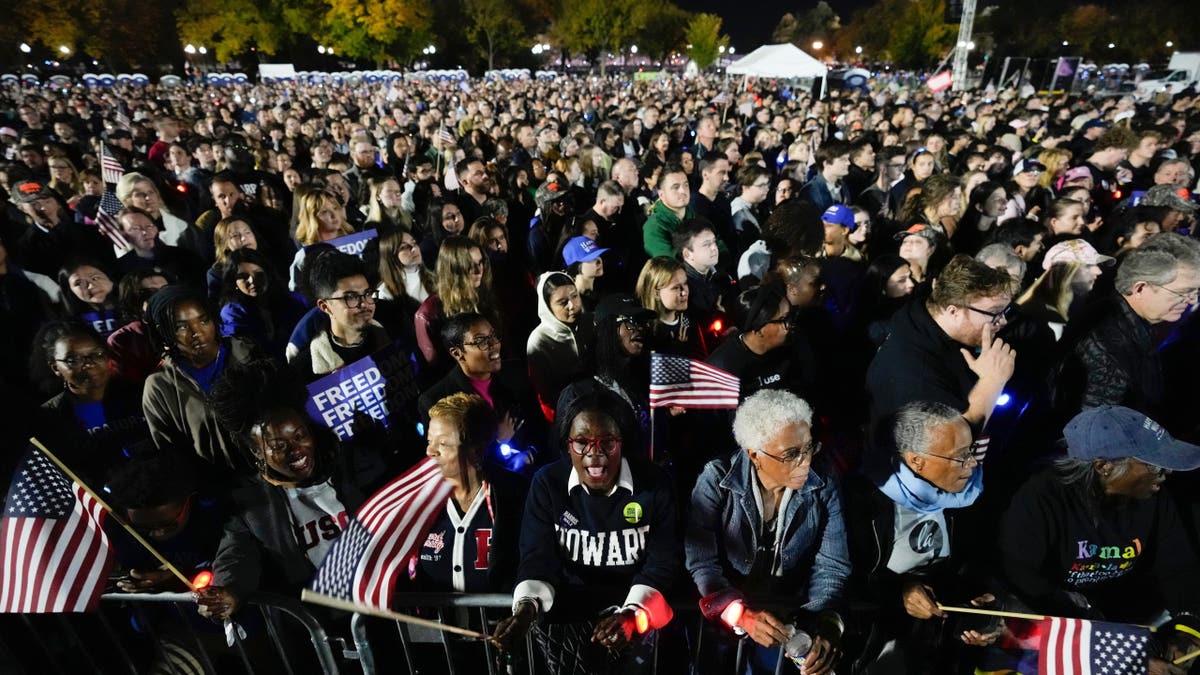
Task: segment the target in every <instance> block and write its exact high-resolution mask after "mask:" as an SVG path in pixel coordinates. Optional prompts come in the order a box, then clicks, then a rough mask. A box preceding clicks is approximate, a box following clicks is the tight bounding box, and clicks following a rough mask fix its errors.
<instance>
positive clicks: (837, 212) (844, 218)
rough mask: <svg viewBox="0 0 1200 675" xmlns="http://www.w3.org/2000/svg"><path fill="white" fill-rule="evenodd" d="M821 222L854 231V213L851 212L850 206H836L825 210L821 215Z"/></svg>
mask: <svg viewBox="0 0 1200 675" xmlns="http://www.w3.org/2000/svg"><path fill="white" fill-rule="evenodd" d="M821 220H822V221H823V222H826V223H834V224H836V225H841V226H842V227H845V228H849V229H850V231H851V232H853V231H854V211H852V210H850V207H849V206H844V205H842V204H834V205H833V206H831V207H829V208H827V209H825V213H822V214H821Z"/></svg>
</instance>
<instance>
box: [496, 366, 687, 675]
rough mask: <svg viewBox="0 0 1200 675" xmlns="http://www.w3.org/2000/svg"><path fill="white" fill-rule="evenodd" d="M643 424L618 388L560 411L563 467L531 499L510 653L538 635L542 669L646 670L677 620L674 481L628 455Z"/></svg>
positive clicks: (536, 486) (539, 483)
mask: <svg viewBox="0 0 1200 675" xmlns="http://www.w3.org/2000/svg"><path fill="white" fill-rule="evenodd" d="M638 436H639V434H638V429H637V422H636V421H635V420H634V418H633V415H632V413H631V411H630V410H629V408H628V407H627V406H626V405H625V404H624V403H623V402H622V401H621V400H620V399H619V398H618V397H617V396H616V395H615V394H613V393H612V392H609V391H607V390H603V389H596V390H593V391H589V392H586V393H584V394H582V395H580V396H579V397H577V398H575V399H573V400H570V401H564V402H562V403H561V404H560V406H559V410H558V414H557V416H556V417H555V421H554V432H553V434H552V438H553V441H554V443H555V444H556V445H557V446H559V448H561V452H562V459H561V460H559V461H557V462H555V463H554V464H551V465H550V466H547V467H545V468H544V469H542V470H541V471H539V472H538V473H537V475H536V476H534V479H533V484H532V485H531V487H530V491H529V498H528V500H527V501H526V503H525V515H524V517H523V519H522V523H521V525H522V529H521V538H520V564H519V566H518V570H517V586H516V588H515V589H514V590H513V616H512V617H510V618H507V619H504V620H503V621H501V622H500V624H499V625H498V626H497V627H496V630H495V633H494V637H495V638H496V639H497V640H498V641H499V642H500V643H501V645H503V646H504V648H505V649H513V648H514V646H515V644H517V643H519V640H520V639H521V638H522V637H523V636H524V635H525V633H526V632H527V631H528V630H529V629H530V628H531V627H532V628H533V630H534V638H535V639H536V641H537V644H538V647H539V648H540V651H541V653H542V656H543V657H544V659H545V664H546V668H547V671H548V672H549V673H551V674H552V675H559V674H561V673H611V672H622V673H629V674H631V675H632V674H633V673H645V672H650V670H651V668H652V667H653V662H654V659H653V658H652V656H651V651H652V649H653V642H654V641H653V640H652V639H648V638H649V637H651V636H649V635H648V633H649V632H650V631H652V630H657V629H660V628H662V627H663V626H665V625H666V624H667V623H668V622H669V621H670V620H671V618H672V616H673V612H672V610H671V607H670V605H669V604H668V603H667V601H666V599H665V598H664V596H663V593H664V592H665V591H666V590H667V589H669V588H671V586H672V584H674V583H675V581H676V579H677V577H678V575H679V572H680V560H681V559H682V556H681V555H680V550H679V549H680V542H679V539H678V532H677V528H676V514H675V498H674V494H673V490H672V488H671V480H670V479H669V478H668V477H667V475H666V474H665V473H664V472H663V471H662V470H661V469H659V468H658V467H657V466H655V465H653V464H649V463H646V462H643V461H640V460H638V459H634V458H631V457H627V456H626V454H625V452H624V449H625V447H626V445H632V446H634V447H637V446H638V444H639V443H640V440H639V438H638Z"/></svg>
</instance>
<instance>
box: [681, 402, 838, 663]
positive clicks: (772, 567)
mask: <svg viewBox="0 0 1200 675" xmlns="http://www.w3.org/2000/svg"><path fill="white" fill-rule="evenodd" d="M733 434H734V437H735V438H736V439H737V443H738V446H739V447H740V448H741V449H740V450H737V451H735V452H734V453H733V454H732V455H731V456H728V457H722V458H719V459H714V460H712V461H711V462H709V463H708V464H707V465H706V466H705V467H704V471H703V472H702V473H701V474H700V479H699V480H698V481H697V482H696V486H695V488H694V489H693V490H692V497H691V509H690V510H689V514H688V524H687V531H686V534H685V540H684V545H685V549H686V553H687V569H688V572H690V573H691V575H692V581H693V582H695V584H696V588H697V589H698V590H699V591H700V596H701V599H700V608H701V611H702V612H703V613H704V616H705V618H707V619H708V620H709V623H705V625H704V627H703V628H702V631H703V632H704V637H703V638H702V639H701V640H700V643H701V645H702V648H701V654H700V658H699V659H698V660H697V662H698V663H699V664H701V667H700V669H699V671H698V672H700V673H709V672H711V673H727V672H733V661H734V657H735V656H736V651H737V640H736V639H735V637H734V636H735V635H736V636H747V637H749V638H750V640H752V641H753V642H754V644H755V645H756V646H755V647H751V649H750V650H749V659H748V665H749V672H751V673H755V674H761V673H774V672H776V671H775V667H776V664H777V663H778V661H779V659H780V657H781V654H780V649H779V648H780V647H782V646H783V644H784V643H786V642H787V641H788V639H789V638H790V637H791V635H790V633H789V630H788V628H789V626H791V627H794V628H798V629H800V630H804V631H806V632H807V633H809V634H810V635H811V636H813V646H812V649H811V651H809V652H808V656H807V658H806V659H805V662H804V666H805V671H804V672H806V673H811V674H813V675H824V674H826V673H831V672H833V667H834V665H836V663H837V660H838V657H839V656H840V651H839V644H840V638H841V628H840V627H841V625H842V621H841V619H840V618H839V617H838V615H837V614H836V610H837V608H838V605H839V604H840V603H841V600H842V596H843V593H844V590H845V588H846V585H847V580H848V578H849V576H850V553H849V551H848V549H847V544H846V530H845V525H844V523H843V520H842V505H841V496H840V495H839V490H838V486H837V484H836V483H835V482H834V481H833V479H832V478H831V477H830V476H829V475H828V474H826V473H825V472H824V471H822V470H819V469H816V468H814V466H813V463H814V459H815V456H816V455H817V453H819V452H820V450H821V444H820V442H818V441H817V440H816V439H814V438H813V434H812V408H810V407H809V405H808V404H807V403H806V402H805V401H804V400H803V399H801V398H800V397H798V396H796V395H795V394H792V393H789V392H786V391H777V390H766V391H760V392H758V393H756V394H754V395H752V396H750V397H749V398H747V399H746V400H744V401H743V402H742V404H741V405H740V406H738V410H737V415H736V417H735V418H734V422H733Z"/></svg>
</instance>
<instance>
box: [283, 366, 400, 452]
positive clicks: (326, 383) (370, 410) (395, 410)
mask: <svg viewBox="0 0 1200 675" xmlns="http://www.w3.org/2000/svg"><path fill="white" fill-rule="evenodd" d="M308 396H309V399H308V403H307V405H306V406H305V408H306V410H307V411H308V415H309V417H312V418H313V419H314V420H316V421H317V422H319V423H321V424H324V425H325V426H327V427H329V428H330V429H332V430H333V431H334V433H336V434H337V435H338V438H340V439H342V440H346V439H348V438H352V437H353V436H354V425H353V424H352V422H353V421H354V415H355V413H356V412H362V413H365V414H367V415H370V416H371V417H373V418H375V419H377V420H379V421H381V422H382V423H383V424H384V425H386V426H388V427H391V426H392V425H393V424H396V423H398V422H399V423H405V422H407V421H409V418H410V417H411V413H410V411H411V410H412V409H413V402H414V401H416V399H417V383H416V380H415V379H414V378H413V368H412V358H411V357H410V356H409V355H408V353H407V352H405V350H404V349H403V348H401V347H400V346H398V345H395V344H393V345H391V346H389V347H384V348H383V349H381V350H379V351H377V352H375V353H374V354H372V355H370V356H367V357H365V358H362V359H359V360H358V361H355V362H354V363H351V364H350V365H347V366H345V367H343V368H341V369H340V370H337V371H335V372H333V373H330V374H329V375H326V376H325V377H323V378H321V379H319V380H317V381H315V382H313V383H312V384H310V385H308ZM413 422H414V423H415V419H414V420H413Z"/></svg>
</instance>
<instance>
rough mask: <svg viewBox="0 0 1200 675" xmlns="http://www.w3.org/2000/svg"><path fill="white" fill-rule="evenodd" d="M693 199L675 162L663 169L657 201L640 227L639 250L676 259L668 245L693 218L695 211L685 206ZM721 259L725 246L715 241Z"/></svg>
mask: <svg viewBox="0 0 1200 675" xmlns="http://www.w3.org/2000/svg"><path fill="white" fill-rule="evenodd" d="M691 199H692V190H691V188H690V187H689V186H688V176H687V172H686V171H684V170H683V167H682V166H681V165H679V164H676V163H674V162H672V163H670V164H667V165H666V166H665V167H663V170H662V174H661V175H660V176H659V177H658V201H656V202H654V206H652V207H650V216H649V217H648V218H646V223H645V224H644V225H643V226H642V247H643V248H645V249H646V255H648V256H650V257H651V258H653V257H655V256H660V255H661V256H666V257H668V258H674V257H675V253H676V251H675V247H674V246H673V245H672V244H671V235H673V234H674V233H675V230H676V229H678V228H679V225H680V223H682V222H683V221H685V220H689V219H692V218H696V217H697V216H696V211H695V210H694V209H692V208H691V207H690V206H689V205H688V204H689V203H690V202H691ZM718 248H720V249H721V253H722V255H725V254H727V253H728V250H727V249H726V248H725V244H724V242H721V241H718Z"/></svg>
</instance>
